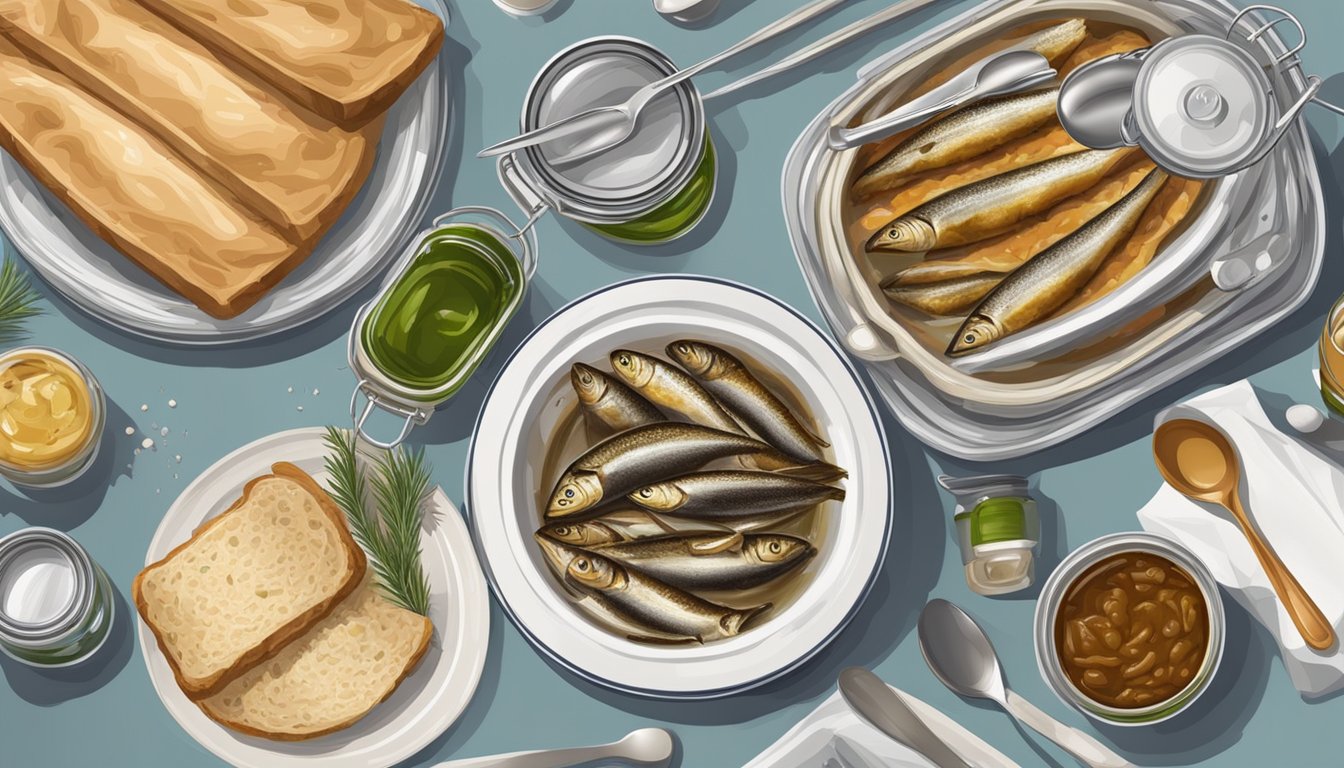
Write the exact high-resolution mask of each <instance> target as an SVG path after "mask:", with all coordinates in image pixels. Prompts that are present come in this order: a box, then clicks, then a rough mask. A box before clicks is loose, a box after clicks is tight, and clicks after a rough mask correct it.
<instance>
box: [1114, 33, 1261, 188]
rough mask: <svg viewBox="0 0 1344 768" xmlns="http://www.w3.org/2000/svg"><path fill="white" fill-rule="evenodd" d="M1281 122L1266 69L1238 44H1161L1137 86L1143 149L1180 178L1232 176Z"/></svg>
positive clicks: (1197, 40) (1193, 38)
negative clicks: (1266, 75) (1277, 118)
mask: <svg viewBox="0 0 1344 768" xmlns="http://www.w3.org/2000/svg"><path fill="white" fill-rule="evenodd" d="M1276 117H1277V105H1276V104H1275V103H1274V101H1273V99H1272V97H1271V93H1270V85H1269V83H1268V81H1267V79H1266V77H1265V75H1264V72H1263V70H1262V69H1261V68H1260V65H1259V64H1257V63H1256V61H1255V59H1254V58H1252V57H1251V55H1250V53H1248V52H1247V51H1246V50H1245V49H1244V48H1242V47H1241V46H1239V45H1237V44H1236V43H1233V42H1229V41H1227V40H1224V39H1221V38H1217V37H1213V36H1211V35H1183V36H1180V37H1173V38H1170V39H1168V40H1166V41H1164V42H1162V43H1161V44H1159V45H1157V46H1155V47H1154V48H1153V49H1152V51H1151V52H1150V53H1149V54H1148V56H1147V58H1146V59H1145V60H1144V64H1143V67H1142V68H1141V69H1140V70H1139V77H1138V81H1137V82H1136V84H1135V88H1134V122H1135V126H1136V127H1137V128H1138V131H1139V135H1140V137H1141V138H1140V144H1141V146H1142V147H1143V148H1144V150H1145V151H1147V152H1148V154H1149V155H1150V156H1151V157H1152V158H1153V161H1154V162H1156V163H1157V164H1158V165H1160V166H1162V167H1164V168H1167V169H1169V170H1171V171H1174V172H1175V173H1178V174H1182V175H1186V176H1194V177H1211V176H1219V175H1222V174H1224V173H1228V172H1229V171H1230V170H1231V169H1236V168H1237V167H1239V166H1240V164H1241V163H1243V162H1245V161H1247V160H1249V159H1250V158H1252V157H1254V156H1255V154H1256V153H1257V152H1259V151H1260V150H1261V148H1262V147H1263V146H1264V142H1265V141H1266V140H1267V138H1268V136H1269V133H1270V131H1271V130H1272V127H1273V124H1274V121H1275V119H1276Z"/></svg>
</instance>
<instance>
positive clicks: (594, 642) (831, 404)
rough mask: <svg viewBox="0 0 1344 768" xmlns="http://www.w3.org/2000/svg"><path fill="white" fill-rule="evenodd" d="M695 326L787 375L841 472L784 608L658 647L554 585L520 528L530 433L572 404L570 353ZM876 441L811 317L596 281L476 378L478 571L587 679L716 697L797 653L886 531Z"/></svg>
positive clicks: (851, 588)
mask: <svg viewBox="0 0 1344 768" xmlns="http://www.w3.org/2000/svg"><path fill="white" fill-rule="evenodd" d="M686 337H689V338H699V339H704V340H706V341H709V342H711V343H715V344H723V345H724V346H727V347H731V348H733V349H737V350H740V351H742V352H744V353H746V354H747V355H748V356H750V357H752V358H754V359H755V360H756V361H758V362H760V363H761V364H762V365H764V366H766V367H768V368H770V369H773V370H774V371H775V372H776V373H777V374H778V375H779V376H780V377H781V378H782V379H784V380H785V381H788V382H791V383H792V384H793V386H794V387H796V388H797V390H798V393H799V395H800V397H801V399H802V400H803V401H804V402H805V403H806V404H807V406H808V408H809V410H810V411H811V412H812V414H813V415H814V416H816V417H817V419H818V420H819V421H820V425H821V428H822V432H823V433H824V435H825V436H826V438H827V439H828V440H829V441H830V442H831V444H832V445H833V447H834V450H835V463H837V464H839V465H840V466H842V467H844V468H845V469H847V470H849V478H848V479H847V480H846V481H845V489H846V498H845V501H844V502H843V504H842V505H841V506H840V507H839V508H838V509H837V508H836V507H835V505H832V506H831V507H830V508H829V511H828V514H829V516H830V517H829V520H830V522H829V523H828V530H827V534H826V536H825V538H824V540H823V541H822V542H821V543H820V549H821V551H820V553H819V554H818V555H817V557H816V559H815V560H814V561H813V563H812V564H809V568H810V569H814V575H813V577H812V582H811V583H810V584H809V585H808V587H807V588H806V589H805V590H804V591H803V593H802V594H801V595H800V596H799V597H798V598H797V599H796V600H795V601H794V602H793V603H791V604H790V605H788V606H787V607H785V608H784V609H782V610H781V611H779V612H777V613H774V614H773V615H772V616H770V618H768V619H767V620H766V621H764V622H762V623H761V624H760V625H759V626H757V627H754V628H753V629H751V630H749V631H747V632H745V633H743V634H741V635H739V636H737V637H733V638H728V639H726V640H721V641H717V642H712V643H707V644H705V645H700V646H684V645H678V646H657V645H649V644H642V643H637V642H633V641H631V640H628V639H626V638H624V637H618V636H617V635H615V634H612V633H610V632H608V631H606V630H604V629H602V628H601V627H599V626H598V625H597V624H595V623H593V622H592V621H590V620H589V619H588V618H586V616H585V615H584V614H582V613H581V612H580V610H579V609H577V608H576V607H575V606H574V605H573V604H571V603H570V601H569V599H568V598H567V597H566V596H565V595H564V594H563V593H562V591H561V590H562V588H561V587H560V586H559V585H558V584H557V583H556V580H555V579H554V577H553V576H552V575H551V572H550V571H549V568H548V566H547V565H546V564H545V562H544V560H543V559H542V556H541V554H540V552H539V551H538V548H537V546H536V544H535V542H534V541H533V538H532V533H533V531H534V530H535V529H536V528H537V527H538V525H539V520H540V515H539V513H538V510H537V509H536V500H535V499H536V494H537V489H538V486H539V485H540V484H541V482H542V478H541V477H540V472H541V463H542V457H543V452H544V443H545V438H546V437H548V436H549V435H550V434H551V432H552V431H553V429H554V427H555V424H556V422H557V420H558V419H560V418H561V417H562V416H564V415H565V413H566V412H568V411H569V410H570V409H571V408H572V407H573V402H574V393H573V390H572V388H571V387H570V385H569V368H570V364H571V363H573V362H575V361H582V362H586V363H590V364H595V363H600V362H602V361H604V360H605V359H606V356H607V354H608V353H609V352H610V351H611V350H612V349H615V348H618V347H622V346H630V345H640V346H649V345H655V344H656V345H657V347H662V346H663V345H664V344H665V343H667V342H670V341H672V340H674V339H677V338H686ZM890 478H891V470H890V466H889V464H888V452H887V450H886V438H885V436H884V435H883V433H882V427H881V422H880V421H879V420H878V417H877V415H876V411H875V409H874V406H873V402H872V400H871V398H870V397H869V396H868V393H867V392H866V391H865V389H864V388H863V386H862V385H861V384H860V383H859V380H858V378H857V375H856V374H855V372H854V369H853V368H852V367H851V366H850V364H849V363H848V361H847V360H846V359H845V358H844V357H843V355H841V354H840V352H839V351H838V350H837V349H836V347H835V345H834V344H832V343H831V341H830V340H829V339H828V338H827V337H826V336H825V335H823V334H822V332H821V331H820V330H818V329H817V327H816V326H814V325H813V324H812V323H810V322H809V321H808V320H806V319H805V318H804V317H802V316H801V315H799V314H798V313H797V312H795V311H794V310H792V309H790V308H788V307H787V306H785V305H784V304H782V303H780V302H779V301H778V300H776V299H773V298H771V297H770V296H767V295H765V294H763V293H759V292H757V291H755V290H752V289H750V288H747V287H745V286H741V285H738V284H735V283H729V282H726V281H721V280H716V279H712V278H680V277H678V278H669V277H655V278H645V279H639V280H633V281H629V282H625V283H620V284H617V285H614V286H611V287H608V288H604V289H602V290H600V291H597V292H595V293H592V294H589V295H588V296H586V297H584V298H582V299H579V300H578V301H576V302H574V303H572V304H570V305H569V306H567V307H565V308H564V309H562V310H560V311H559V312H557V313H556V314H554V315H552V316H551V317H550V318H549V319H547V320H546V321H545V322H543V323H542V324H541V326H539V327H538V328H537V329H536V330H535V331H533V332H532V334H531V335H530V336H529V337H528V338H527V340H526V341H524V342H523V343H522V344H521V345H520V346H519V347H518V349H517V350H516V351H515V352H514V353H513V356H512V357H511V358H510V359H509V361H508V363H507V364H506V365H505V366H504V369H503V370H502V371H501V372H500V374H499V377H498V378H497V379H496V380H495V383H494V384H493V385H492V387H491V391H490V394H489V397H488V399H487V401H486V403H485V406H484V407H483V408H482V409H481V415H480V418H479V420H478V421H477V424H476V429H475V430H474V432H473V437H472V446H471V453H470V459H469V463H468V465H467V488H468V492H467V493H468V495H467V508H468V512H469V514H470V516H471V524H472V530H473V532H474V533H475V535H476V544H477V547H478V549H479V552H480V554H481V557H482V560H483V562H484V563H485V566H486V575H487V577H489V579H490V585H491V587H492V588H493V589H494V590H495V594H496V596H497V597H498V598H499V600H500V602H501V604H502V605H503V606H504V609H505V611H506V612H507V613H508V615H509V617H510V618H511V619H512V620H513V622H514V623H515V624H516V625H517V626H518V628H519V630H520V631H522V633H523V634H524V635H525V636H526V637H527V638H528V639H529V640H530V641H531V642H532V643H533V644H534V645H535V646H536V647H537V648H538V649H539V650H540V651H542V652H543V653H545V654H546V655H548V656H549V657H551V658H552V659H554V660H555V661H556V662H558V663H560V664H561V665H563V666H565V667H567V668H568V669H570V670H572V671H573V672H575V673H577V674H579V675H581V676H583V677H584V678H587V679H589V680H591V681H593V682H596V683H599V684H601V685H605V686H608V687H611V688H614V689H617V690H621V691H625V692H629V693H635V694H640V695H646V696H657V697H665V698H711V697H717V696H726V695H728V694H732V693H736V692H739V691H742V690H746V689H748V688H751V687H754V686H757V685H760V684H762V683H765V682H767V681H769V680H772V679H774V678H776V677H778V676H780V675H782V674H784V673H786V672H788V671H789V670H791V669H793V668H794V667H796V666H798V665H799V664H801V663H802V662H803V661H805V660H807V659H808V658H810V657H811V656H812V655H813V654H815V653H816V652H817V651H819V650H820V649H821V648H822V647H823V646H825V645H826V643H828V642H829V641H830V640H831V639H832V638H834V637H835V636H836V634H837V633H839V631H840V630H841V629H842V628H843V627H844V626H845V624H846V623H847V622H848V621H849V620H850V618H851V617H852V616H853V615H854V612H855V611H856V610H857V608H858V606H859V603H860V602H862V600H863V598H864V597H865V596H866V595H867V593H868V589H869V587H870V585H871V584H872V581H873V578H874V577H875V576H876V574H877V571H878V569H879V568H880V567H881V565H882V558H883V555H884V553H885V552H886V546H887V538H888V536H889V535H890V529H891V489H890V482H891V480H890Z"/></svg>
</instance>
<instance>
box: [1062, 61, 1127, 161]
mask: <svg viewBox="0 0 1344 768" xmlns="http://www.w3.org/2000/svg"><path fill="white" fill-rule="evenodd" d="M1147 51H1148V49H1147V48H1141V49H1139V50H1137V51H1126V52H1125V53H1117V54H1114V55H1111V56H1103V57H1101V58H1100V59H1097V60H1095V61H1089V62H1087V63H1086V64H1084V65H1082V66H1080V67H1078V68H1077V69H1075V70H1074V71H1072V72H1070V73H1069V75H1068V77H1065V78H1064V82H1062V83H1060V84H1059V99H1058V101H1057V102H1056V106H1055V111H1056V112H1058V113H1059V122H1060V124H1061V125H1063V126H1064V130H1065V131H1066V132H1067V133H1068V134H1069V137H1070V138H1072V139H1073V140H1074V141H1077V142H1078V143H1079V144H1082V145H1083V146H1085V147H1091V148H1092V149H1115V148H1116V147H1124V146H1132V145H1134V144H1136V143H1138V139H1137V138H1135V137H1134V136H1133V133H1132V129H1131V130H1126V125H1128V122H1129V121H1130V120H1131V119H1132V115H1131V113H1130V110H1131V108H1132V107H1133V106H1134V81H1135V80H1136V79H1138V77H1139V70H1140V69H1141V68H1142V67H1143V56H1144V54H1145V53H1147Z"/></svg>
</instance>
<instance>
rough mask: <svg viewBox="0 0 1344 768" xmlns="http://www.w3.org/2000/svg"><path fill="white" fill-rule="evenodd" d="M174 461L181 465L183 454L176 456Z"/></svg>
mask: <svg viewBox="0 0 1344 768" xmlns="http://www.w3.org/2000/svg"><path fill="white" fill-rule="evenodd" d="M173 461H176V462H177V463H178V464H181V463H182V454H180V453H179V454H177V455H176V456H174V457H173Z"/></svg>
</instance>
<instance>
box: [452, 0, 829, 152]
mask: <svg viewBox="0 0 1344 768" xmlns="http://www.w3.org/2000/svg"><path fill="white" fill-rule="evenodd" d="M844 2H845V0H817V1H816V2H814V3H812V4H810V5H806V6H803V7H802V8H799V9H798V10H796V11H794V12H792V13H789V14H786V15H785V16H784V17H783V18H781V19H779V20H777V21H775V22H773V23H771V24H768V25H766V26H765V27H762V28H761V29H759V30H757V31H756V32H755V33H753V34H751V35H748V36H747V37H746V38H744V39H743V40H742V41H741V42H739V43H737V44H736V45H734V46H732V47H730V48H728V49H727V50H724V51H721V52H719V53H717V54H715V55H713V56H710V57H709V58H708V59H705V60H704V61H702V62H700V63H699V64H693V65H691V66H689V67H687V68H685V69H683V70H681V71H680V72H676V73H673V74H671V75H668V76H667V77H665V78H663V79H662V80H656V81H654V82H652V83H649V84H648V85H646V86H644V87H643V88H640V89H639V90H638V91H635V92H634V94H633V95H631V96H630V98H629V99H626V101H625V103H623V104H614V105H612V106H608V107H596V108H593V109H589V110H585V111H583V112H580V113H578V114H577V115H571V116H570V117H566V118H564V119H562V120H557V121H555V122H554V123H550V124H548V125H545V126H543V127H541V128H537V129H536V130H532V131H528V132H527V133H524V134H522V135H521V136H515V137H514V138H512V139H509V140H507V141H501V142H500V143H498V144H495V145H494V146H492V147H486V148H485V149H483V150H481V151H480V152H478V153H477V154H476V156H477V157H493V156H495V155H503V154H508V153H509V152H513V151H515V150H519V149H522V148H523V147H530V146H533V145H535V144H544V143H546V142H548V141H553V140H555V139H559V138H563V137H565V136H573V135H575V134H579V133H586V134H588V135H587V136H586V137H585V138H584V140H583V141H581V142H579V143H578V144H577V145H576V146H575V147H574V148H572V149H571V150H570V151H569V152H568V153H567V154H566V155H565V158H564V160H565V162H576V161H578V160H582V159H583V158H585V157H589V156H591V155H595V154H597V153H599V152H603V151H605V150H607V149H610V148H611V147H613V146H615V145H617V144H620V143H621V142H622V141H625V140H626V139H627V138H629V137H630V134H632V133H634V131H635V124H636V121H637V120H638V119H639V113H640V112H641V111H643V109H644V107H645V106H646V105H648V103H649V102H650V101H652V100H653V97H655V96H657V95H658V94H660V93H662V92H663V91H665V90H667V89H669V88H671V87H673V86H675V85H677V84H678V83H681V82H682V81H684V80H687V79H689V78H692V77H695V76H696V75H698V74H700V73H701V72H703V71H705V70H706V69H709V68H710V67H712V66H714V65H715V64H718V63H719V62H721V61H723V60H724V59H727V58H728V57H730V56H736V55H737V54H739V53H741V52H742V51H745V50H747V49H748V48H751V47H753V46H755V45H758V44H760V43H763V42H765V41H767V40H769V39H771V38H773V37H775V36H777V35H781V34H783V33H784V32H787V31H788V30H790V29H793V28H794V27H797V26H800V25H802V24H804V23H806V22H808V21H810V20H812V19H814V18H816V17H818V16H820V15H822V14H823V13H826V12H827V11H830V10H831V9H833V8H835V7H836V6H838V5H840V4H841V3H844Z"/></svg>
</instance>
